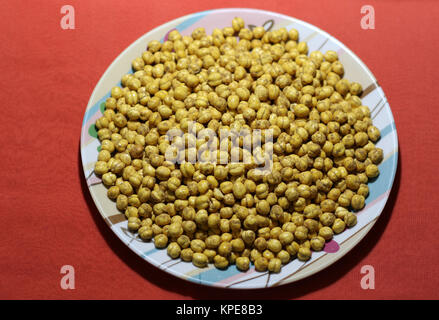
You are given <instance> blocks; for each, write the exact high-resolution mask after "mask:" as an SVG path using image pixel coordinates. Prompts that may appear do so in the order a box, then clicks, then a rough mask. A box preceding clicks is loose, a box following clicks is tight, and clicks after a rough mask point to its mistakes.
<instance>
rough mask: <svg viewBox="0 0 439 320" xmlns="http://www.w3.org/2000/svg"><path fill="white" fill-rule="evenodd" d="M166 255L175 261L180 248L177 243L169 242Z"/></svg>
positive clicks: (178, 255)
mask: <svg viewBox="0 0 439 320" xmlns="http://www.w3.org/2000/svg"><path fill="white" fill-rule="evenodd" d="M167 253H168V256H170V257H171V258H172V259H177V258H178V257H180V254H181V248H180V246H179V245H178V243H177V242H171V243H170V244H169V246H168V249H167Z"/></svg>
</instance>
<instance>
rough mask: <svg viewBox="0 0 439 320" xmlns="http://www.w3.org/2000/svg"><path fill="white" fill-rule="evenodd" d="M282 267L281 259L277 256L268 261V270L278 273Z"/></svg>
mask: <svg viewBox="0 0 439 320" xmlns="http://www.w3.org/2000/svg"><path fill="white" fill-rule="evenodd" d="M281 268H282V261H281V260H280V259H279V258H273V259H271V260H270V261H269V262H268V271H270V272H274V273H279V272H280V270H281Z"/></svg>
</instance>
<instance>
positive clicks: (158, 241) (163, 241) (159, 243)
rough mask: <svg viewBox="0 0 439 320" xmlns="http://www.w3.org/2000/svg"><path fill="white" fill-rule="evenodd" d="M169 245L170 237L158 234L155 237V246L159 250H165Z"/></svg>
mask: <svg viewBox="0 0 439 320" xmlns="http://www.w3.org/2000/svg"><path fill="white" fill-rule="evenodd" d="M167 244H168V237H167V236H165V235H164V234H158V235H156V236H155V237H154V245H155V247H156V248H157V249H163V248H165V247H166V245H167Z"/></svg>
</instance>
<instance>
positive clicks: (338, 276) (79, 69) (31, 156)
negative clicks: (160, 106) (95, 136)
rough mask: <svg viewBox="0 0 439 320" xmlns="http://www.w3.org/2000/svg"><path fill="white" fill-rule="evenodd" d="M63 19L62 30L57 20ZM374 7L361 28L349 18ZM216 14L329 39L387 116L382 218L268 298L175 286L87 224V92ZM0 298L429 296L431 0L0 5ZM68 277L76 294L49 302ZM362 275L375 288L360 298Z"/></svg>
mask: <svg viewBox="0 0 439 320" xmlns="http://www.w3.org/2000/svg"><path fill="white" fill-rule="evenodd" d="M65 4H70V5H73V6H74V8H75V14H76V29H75V30H62V29H61V28H60V19H61V17H62V15H61V13H60V8H61V7H62V6H63V5H65ZM365 4H371V5H373V6H374V8H375V14H376V17H375V18H376V21H375V23H376V29H375V30H363V29H361V27H360V19H361V17H362V15H361V13H360V9H361V7H362V6H363V5H365ZM224 7H253V8H259V9H267V10H272V11H277V12H279V13H283V14H287V15H291V16H294V17H296V18H299V19H302V20H305V21H307V22H310V23H312V24H314V25H316V26H318V27H320V28H322V29H323V30H325V31H327V32H329V33H330V34H332V35H334V36H335V37H336V38H338V39H339V40H341V41H342V42H343V43H345V44H346V45H347V46H348V47H349V48H351V49H352V50H353V51H354V52H355V53H356V54H357V55H358V56H359V57H361V59H362V60H363V61H364V62H365V63H366V64H367V65H368V66H369V68H370V69H371V71H372V72H373V73H374V74H375V76H376V78H377V79H378V81H379V83H380V84H381V86H382V87H383V89H384V91H385V93H386V95H387V98H388V100H389V103H390V105H391V108H392V110H393V113H394V117H395V122H396V127H397V130H398V135H399V144H400V145H399V146H400V158H399V168H398V171H397V175H396V179H395V184H394V187H393V190H392V193H391V196H390V199H389V202H388V204H387V206H386V209H385V210H384V212H383V214H382V216H381V217H380V219H379V220H378V222H377V223H376V225H375V226H374V228H373V229H372V230H371V232H370V233H369V234H368V235H367V236H366V238H365V239H363V241H362V242H361V243H360V244H359V245H358V246H356V247H355V248H354V249H353V250H352V251H351V252H350V253H348V254H347V255H346V256H345V257H344V258H342V259H341V260H339V261H338V262H337V263H335V264H333V265H332V266H330V267H329V268H327V269H325V270H324V271H322V272H320V273H318V274H316V275H314V276H312V277H310V278H307V279H305V280H301V281H299V282H296V283H293V284H289V285H285V286H282V287H278V288H272V289H268V290H255V291H246V292H244V293H243V292H239V291H230V290H223V289H216V288H208V287H203V286H199V285H196V284H192V283H189V282H186V281H183V280H180V279H177V278H175V277H173V276H171V275H168V274H167V273H164V272H162V271H159V270H157V269H156V268H155V267H153V266H151V265H149V264H148V263H146V262H144V261H143V260H141V259H140V258H139V257H137V255H135V254H134V253H132V252H131V251H130V250H129V249H128V248H127V247H125V245H124V244H123V243H122V242H121V241H120V240H119V239H117V238H116V236H115V235H114V234H113V233H112V232H111V231H110V230H109V228H108V227H107V226H106V224H105V223H104V221H103V220H102V219H101V217H100V215H99V213H98V211H97V210H96V208H95V206H94V204H93V202H92V200H91V198H90V196H89V194H88V189H87V188H86V186H85V184H84V179H83V173H82V168H81V162H80V157H79V136H80V130H81V123H82V118H83V113H84V110H85V107H86V105H87V102H88V99H89V97H90V95H91V93H92V90H93V88H94V86H95V85H96V83H97V81H98V80H99V78H100V77H101V75H102V74H103V72H104V71H105V69H106V68H107V67H108V66H109V64H110V63H111V62H112V61H113V59H115V58H116V56H117V55H119V53H120V52H121V51H122V50H124V49H125V48H126V47H127V46H128V45H129V44H131V43H132V42H133V41H134V40H136V39H137V38H138V37H140V36H141V35H143V34H144V33H146V32H147V31H149V30H150V29H152V28H154V27H156V26H158V25H160V24H162V23H164V22H166V21H169V20H172V19H174V18H177V17H179V16H182V15H185V14H189V13H193V12H197V11H202V10H207V9H214V8H224ZM1 8H2V9H1V13H0V30H1V32H0V43H1V53H0V88H1V89H0V101H1V104H2V111H1V113H0V114H1V121H0V126H1V133H0V146H1V148H0V150H1V151H0V152H1V171H0V172H1V178H0V211H1V215H0V226H1V228H2V231H1V236H0V237H1V242H0V298H3V299H37V298H38V299H93V298H94V299H181V298H248V299H256V298H259V299H264V298H277V299H291V298H305V299H352V298H355V299H403V298H404V299H421V298H435V299H438V298H439V290H438V289H437V288H438V287H439V276H438V265H439V256H438V248H437V245H438V223H439V216H438V212H437V205H438V201H437V200H438V193H437V189H436V188H437V186H438V185H439V178H438V174H437V172H438V170H437V159H438V158H439V150H438V147H439V145H438V140H437V139H438V132H439V131H438V129H437V126H436V122H437V118H438V116H439V111H438V110H439V109H438V103H437V101H438V98H437V91H438V85H437V83H436V80H437V74H438V71H437V65H436V64H437V54H438V51H439V50H438V49H439V42H438V40H439V23H438V17H439V3H438V2H437V1H415V0H412V1H396V0H395V1H390V0H389V1H379V2H378V1H370V0H367V1H354V0H349V1H317V0H314V1H296V0H288V1H276V0H270V1H262V0H253V1H236V0H235V1H194V0H189V1H163V0H162V1H145V0H143V1H109V0H99V1H98V0H93V1H77V0H69V1H67V0H66V1H59V0H58V1H54V0H50V1H49V0H47V1H22V0H20V1H17V0H9V1H4V0H3V1H1ZM66 264H69V265H72V266H74V268H75V271H76V289H75V290H67V291H65V290H62V289H61V287H60V279H61V277H62V275H61V274H60V268H61V266H63V265H66ZM366 264H367V265H372V266H373V267H374V268H375V276H376V279H375V290H363V289H361V286H360V280H361V277H362V275H361V274H360V270H361V267H362V266H363V265H366Z"/></svg>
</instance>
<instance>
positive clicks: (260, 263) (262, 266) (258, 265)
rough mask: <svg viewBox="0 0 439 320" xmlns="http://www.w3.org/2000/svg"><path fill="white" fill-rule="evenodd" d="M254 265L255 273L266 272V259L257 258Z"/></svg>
mask: <svg viewBox="0 0 439 320" xmlns="http://www.w3.org/2000/svg"><path fill="white" fill-rule="evenodd" d="M254 263H255V269H256V271H260V272H263V271H267V268H268V260H267V259H266V258H264V257H258V258H257V259H256V260H255V262H254Z"/></svg>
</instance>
